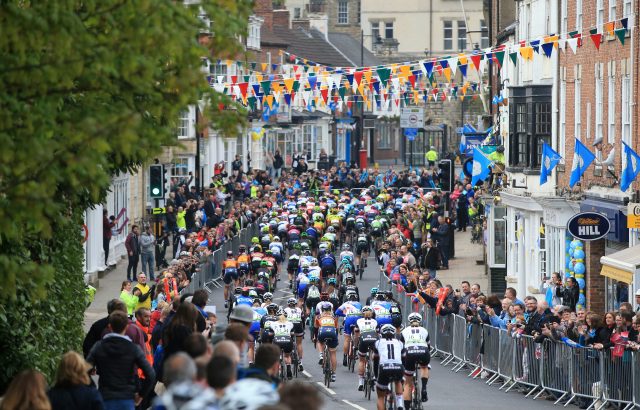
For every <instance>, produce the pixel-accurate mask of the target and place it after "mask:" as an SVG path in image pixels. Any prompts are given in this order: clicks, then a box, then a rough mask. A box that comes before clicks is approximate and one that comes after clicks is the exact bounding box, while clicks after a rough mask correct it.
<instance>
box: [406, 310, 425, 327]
mask: <svg viewBox="0 0 640 410" xmlns="http://www.w3.org/2000/svg"><path fill="white" fill-rule="evenodd" d="M407 321H408V322H409V323H412V324H413V323H416V322H417V323H418V324H420V323H422V316H420V313H415V312H414V313H412V314H410V315H409V317H408V318H407Z"/></svg>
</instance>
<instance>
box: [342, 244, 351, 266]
mask: <svg viewBox="0 0 640 410" xmlns="http://www.w3.org/2000/svg"><path fill="white" fill-rule="evenodd" d="M340 261H341V264H342V263H346V262H347V261H350V262H351V266H353V262H354V258H353V252H351V246H350V245H349V244H348V243H345V244H344V245H342V252H340Z"/></svg>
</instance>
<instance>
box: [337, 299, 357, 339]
mask: <svg viewBox="0 0 640 410" xmlns="http://www.w3.org/2000/svg"><path fill="white" fill-rule="evenodd" d="M361 310H362V305H361V304H360V303H359V302H352V301H348V302H345V303H343V304H342V306H340V307H339V308H338V309H336V316H342V317H344V318H345V319H344V334H345V335H351V326H355V325H356V322H357V321H358V319H360V318H361V317H362V312H361Z"/></svg>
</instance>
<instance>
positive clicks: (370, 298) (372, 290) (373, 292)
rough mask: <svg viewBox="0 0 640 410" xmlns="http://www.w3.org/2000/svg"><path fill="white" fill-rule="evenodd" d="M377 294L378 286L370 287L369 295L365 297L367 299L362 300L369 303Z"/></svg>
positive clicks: (366, 303)
mask: <svg viewBox="0 0 640 410" xmlns="http://www.w3.org/2000/svg"><path fill="white" fill-rule="evenodd" d="M377 294H378V288H371V295H370V296H369V297H368V298H367V301H366V302H364V303H365V305H371V302H373V301H374V300H375V299H376V295H377Z"/></svg>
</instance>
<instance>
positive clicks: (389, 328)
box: [380, 324, 396, 339]
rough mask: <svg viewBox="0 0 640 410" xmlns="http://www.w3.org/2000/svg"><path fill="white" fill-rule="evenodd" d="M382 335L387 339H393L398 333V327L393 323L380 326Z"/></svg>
mask: <svg viewBox="0 0 640 410" xmlns="http://www.w3.org/2000/svg"><path fill="white" fill-rule="evenodd" d="M380 335H381V336H382V337H384V338H385V339H391V338H393V337H394V336H395V335H396V328H395V327H393V325H388V324H387V325H384V326H382V328H380Z"/></svg>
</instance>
